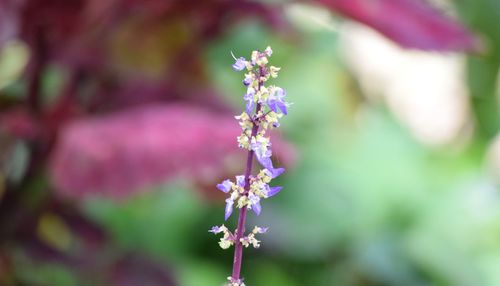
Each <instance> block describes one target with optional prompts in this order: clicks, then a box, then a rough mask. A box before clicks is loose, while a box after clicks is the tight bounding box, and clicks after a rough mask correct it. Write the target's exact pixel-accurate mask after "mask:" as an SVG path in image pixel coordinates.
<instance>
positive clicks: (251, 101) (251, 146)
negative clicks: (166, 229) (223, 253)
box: [209, 47, 290, 286]
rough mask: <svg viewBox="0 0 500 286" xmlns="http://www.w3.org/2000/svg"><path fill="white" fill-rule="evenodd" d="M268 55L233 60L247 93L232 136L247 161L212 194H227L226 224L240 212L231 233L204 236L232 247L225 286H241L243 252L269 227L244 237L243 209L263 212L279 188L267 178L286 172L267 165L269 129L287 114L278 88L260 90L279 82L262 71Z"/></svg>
mask: <svg viewBox="0 0 500 286" xmlns="http://www.w3.org/2000/svg"><path fill="white" fill-rule="evenodd" d="M272 54H273V50H272V49H271V47H267V48H266V49H265V50H264V51H263V52H261V51H253V52H252V54H251V56H250V60H246V59H245V58H243V57H239V58H237V57H236V56H235V55H234V54H233V53H232V52H231V56H232V57H233V59H234V61H235V62H234V64H233V65H232V68H233V69H234V70H235V71H243V70H246V73H245V75H244V79H243V81H242V83H243V85H244V86H245V87H246V92H245V94H244V96H243V100H244V101H245V111H244V112H243V113H242V114H241V115H238V116H235V118H236V119H237V120H238V122H239V125H240V127H241V130H242V132H241V134H240V135H239V136H238V137H237V141H238V146H239V147H240V148H242V149H245V150H247V152H248V161H247V164H246V166H247V167H246V170H245V173H244V174H243V175H239V176H236V181H235V182H233V181H231V180H224V181H222V183H220V184H217V189H219V190H220V191H222V192H223V193H225V194H227V195H228V196H229V197H228V198H227V199H226V207H225V211H224V219H225V220H228V219H229V217H230V216H231V214H232V213H233V210H234V208H237V209H239V216H240V218H239V220H238V226H237V228H236V229H235V230H234V232H231V231H229V229H228V228H227V227H226V226H224V225H222V226H214V227H212V228H211V229H210V230H209V232H212V233H214V234H219V233H223V234H224V236H223V237H222V238H221V239H220V241H219V245H220V247H221V248H223V249H227V248H229V247H231V246H233V245H234V247H235V251H234V263H233V273H232V275H231V276H230V277H228V281H229V283H228V284H227V285H228V286H244V285H245V283H243V278H241V277H240V272H241V262H242V252H243V247H249V246H253V247H254V248H259V247H260V244H261V241H260V240H257V238H256V235H258V234H263V233H266V232H267V230H268V228H267V227H266V228H261V227H257V226H256V227H254V228H253V230H252V231H251V232H250V233H248V234H245V224H244V223H245V220H246V215H247V211H248V210H252V211H253V212H254V213H255V214H256V215H260V213H261V212H262V201H263V200H264V199H267V198H270V197H272V196H275V195H276V194H278V193H279V192H280V191H281V190H282V188H283V187H281V186H276V187H271V186H269V183H270V182H271V180H272V179H274V178H276V177H278V176H279V175H281V174H282V173H283V172H284V171H285V169H284V168H275V167H274V166H273V161H272V155H273V153H272V150H271V140H270V138H269V136H268V130H269V129H273V128H277V127H279V126H280V124H279V119H281V118H282V117H283V116H285V115H287V114H288V108H289V106H290V103H288V102H286V101H285V97H286V91H285V90H284V89H283V88H281V87H278V86H274V85H270V86H265V83H266V82H267V81H268V80H269V79H270V78H276V77H278V72H279V71H280V70H281V68H279V67H275V66H269V67H268V66H267V64H268V63H269V57H271V56H272ZM254 157H255V158H256V160H257V162H259V164H260V165H261V166H262V170H260V171H259V172H258V174H256V175H253V174H252V165H253V161H254Z"/></svg>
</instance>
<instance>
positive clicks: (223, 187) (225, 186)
mask: <svg viewBox="0 0 500 286" xmlns="http://www.w3.org/2000/svg"><path fill="white" fill-rule="evenodd" d="M232 184H233V183H232V182H231V181H230V180H224V181H223V182H222V183H221V184H217V189H219V190H221V191H222V192H224V193H227V192H229V191H230V190H231V187H232Z"/></svg>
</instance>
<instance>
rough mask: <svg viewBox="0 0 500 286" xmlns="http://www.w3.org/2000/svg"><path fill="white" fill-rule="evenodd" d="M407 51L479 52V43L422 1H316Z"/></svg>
mask: <svg viewBox="0 0 500 286" xmlns="http://www.w3.org/2000/svg"><path fill="white" fill-rule="evenodd" d="M317 2H319V3H321V4H323V5H324V6H326V7H328V8H330V9H333V10H335V11H338V12H339V13H340V14H343V15H344V16H347V17H349V18H352V19H354V20H356V21H359V22H361V23H364V24H366V25H368V26H370V27H372V28H374V29H375V30H377V31H379V32H380V33H382V34H384V35H385V36H387V37H388V38H389V39H391V40H393V41H395V42H397V43H399V44H400V45H401V46H403V47H406V48H415V49H422V50H435V51H477V50H478V49H479V42H478V41H477V39H475V38H474V36H473V35H472V33H471V32H469V31H468V30H467V28H465V27H464V26H463V25H462V24H460V23H459V22H458V21H456V20H454V19H452V18H450V17H447V16H445V15H443V14H442V13H441V12H439V11H438V10H437V9H435V8H434V7H432V6H431V5H429V4H427V3H426V2H424V1H422V0H317Z"/></svg>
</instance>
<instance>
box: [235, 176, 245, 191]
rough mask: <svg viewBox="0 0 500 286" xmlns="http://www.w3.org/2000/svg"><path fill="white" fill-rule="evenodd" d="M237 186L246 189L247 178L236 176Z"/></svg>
mask: <svg viewBox="0 0 500 286" xmlns="http://www.w3.org/2000/svg"><path fill="white" fill-rule="evenodd" d="M236 184H237V185H238V186H240V187H242V188H244V187H245V176H236Z"/></svg>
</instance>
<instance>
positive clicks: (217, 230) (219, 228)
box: [208, 225, 226, 234]
mask: <svg viewBox="0 0 500 286" xmlns="http://www.w3.org/2000/svg"><path fill="white" fill-rule="evenodd" d="M224 230H226V227H225V226H224V225H222V226H214V227H212V228H211V229H210V230H209V231H208V232H211V233H213V234H218V233H220V232H223V231H224Z"/></svg>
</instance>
